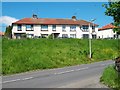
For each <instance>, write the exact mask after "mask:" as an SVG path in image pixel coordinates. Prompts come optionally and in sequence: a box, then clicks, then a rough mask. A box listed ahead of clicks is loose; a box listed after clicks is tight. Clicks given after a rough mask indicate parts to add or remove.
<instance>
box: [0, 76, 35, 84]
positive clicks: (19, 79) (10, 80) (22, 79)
mask: <svg viewBox="0 0 120 90" xmlns="http://www.w3.org/2000/svg"><path fill="white" fill-rule="evenodd" d="M32 78H33V77H28V78H23V79H15V80H9V81H4V82H2V83H9V82H16V81H20V80H21V81H22V80H29V79H32Z"/></svg>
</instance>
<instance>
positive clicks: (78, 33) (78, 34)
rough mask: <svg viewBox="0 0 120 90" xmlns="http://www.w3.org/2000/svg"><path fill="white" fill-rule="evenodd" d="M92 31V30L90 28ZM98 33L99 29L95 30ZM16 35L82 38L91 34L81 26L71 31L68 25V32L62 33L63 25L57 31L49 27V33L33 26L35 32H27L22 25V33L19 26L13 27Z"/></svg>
mask: <svg viewBox="0 0 120 90" xmlns="http://www.w3.org/2000/svg"><path fill="white" fill-rule="evenodd" d="M90 29H91V30H92V28H90ZM95 30H96V31H98V28H96V29H95ZM14 33H25V34H33V35H34V36H37V37H38V36H41V35H42V34H48V35H50V34H52V33H59V36H58V37H62V35H63V34H67V35H68V38H70V37H71V36H70V35H73V34H74V35H75V37H76V38H82V37H83V34H89V32H83V31H82V30H81V29H80V27H79V25H76V31H70V25H66V31H62V25H56V31H53V30H52V25H48V31H41V25H33V31H26V26H25V25H22V31H18V30H17V25H15V24H14V25H13V29H12V34H13V37H14Z"/></svg>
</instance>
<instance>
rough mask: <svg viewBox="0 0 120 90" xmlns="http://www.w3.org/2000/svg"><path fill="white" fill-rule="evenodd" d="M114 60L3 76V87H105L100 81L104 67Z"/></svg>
mask: <svg viewBox="0 0 120 90" xmlns="http://www.w3.org/2000/svg"><path fill="white" fill-rule="evenodd" d="M111 64H114V61H112V60H108V61H101V62H96V63H92V64H82V65H77V66H70V67H64V68H58V69H49V70H42V71H41V70H40V71H32V72H26V73H21V74H16V75H11V76H3V77H2V88H105V86H104V85H101V84H100V83H99V78H100V76H101V75H102V72H103V70H104V68H105V67H106V66H108V65H111Z"/></svg>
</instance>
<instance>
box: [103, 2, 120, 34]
mask: <svg viewBox="0 0 120 90" xmlns="http://www.w3.org/2000/svg"><path fill="white" fill-rule="evenodd" d="M103 7H105V8H106V11H105V15H107V16H112V17H113V20H114V23H113V24H114V25H115V26H116V28H115V29H114V30H115V31H116V32H117V33H118V34H120V1H118V0H109V2H108V4H104V5H103Z"/></svg>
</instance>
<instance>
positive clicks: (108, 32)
mask: <svg viewBox="0 0 120 90" xmlns="http://www.w3.org/2000/svg"><path fill="white" fill-rule="evenodd" d="M114 28H115V26H114V25H113V24H107V25H105V26H103V27H102V28H99V29H98V37H99V38H117V37H118V36H117V34H116V32H114V31H113V29H114Z"/></svg>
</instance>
